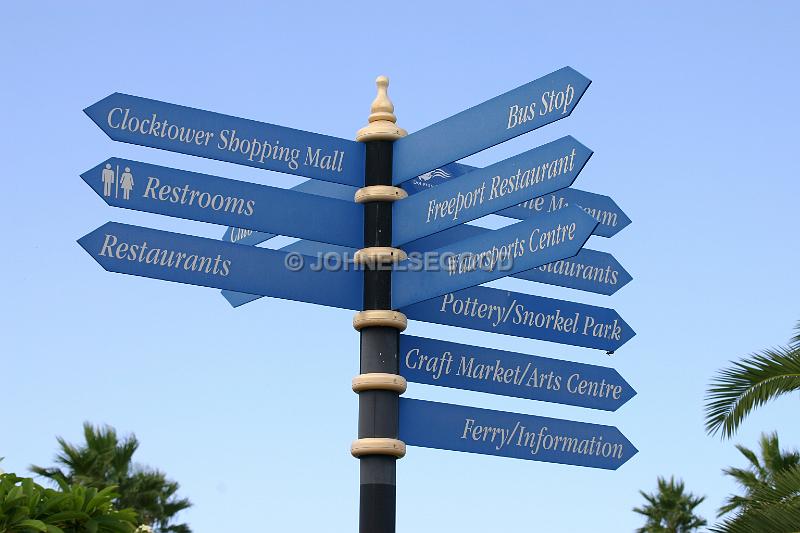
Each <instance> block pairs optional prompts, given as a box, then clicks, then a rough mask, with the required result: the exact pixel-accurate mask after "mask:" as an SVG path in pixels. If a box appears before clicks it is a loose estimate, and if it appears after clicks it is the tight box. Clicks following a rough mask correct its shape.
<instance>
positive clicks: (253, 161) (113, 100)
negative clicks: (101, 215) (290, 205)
mask: <svg viewBox="0 0 800 533" xmlns="http://www.w3.org/2000/svg"><path fill="white" fill-rule="evenodd" d="M84 112H85V113H86V114H87V115H89V118H91V119H92V120H93V121H94V123H95V124H97V125H98V126H100V129H102V130H103V131H104V132H105V133H106V135H108V136H109V137H111V138H112V139H113V140H115V141H122V142H126V143H130V144H138V145H141V146H149V147H151V148H161V149H162V150H169V151H171V152H178V153H181V154H189V155H196V156H199V157H207V158H209V159H217V160H219V161H227V162H229V163H237V164H239V165H246V166H250V167H256V168H263V169H266V170H275V171H277V172H285V173H287V174H297V175H299V176H305V177H308V178H314V179H318V180H324V181H331V182H334V183H342V184H344V185H352V186H354V187H361V186H363V184H364V153H365V152H364V145H363V144H362V143H357V142H355V141H349V140H346V139H339V138H337V137H330V136H328V135H321V134H319V133H311V132H308V131H302V130H296V129H292V128H286V127H284V126H276V125H275V124H267V123H265V122H257V121H255V120H248V119H244V118H238V117H233V116H230V115H222V114H220V113H213V112H211V111H203V110H201V109H194V108H191V107H185V106H181V105H176V104H169V103H166V102H159V101H158V100H150V99H149V98H140V97H138V96H130V95H127V94H122V93H114V94H111V95H109V96H107V97H105V98H103V99H102V100H100V101H99V102H97V103H96V104H93V105H91V106H89V107H87V108H86V109H84Z"/></svg>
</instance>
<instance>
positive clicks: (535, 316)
mask: <svg viewBox="0 0 800 533" xmlns="http://www.w3.org/2000/svg"><path fill="white" fill-rule="evenodd" d="M400 311H402V312H403V313H404V314H405V315H406V316H407V317H408V318H409V319H411V320H421V321H423V322H432V323H434V324H444V325H448V326H458V327H462V328H468V329H476V330H481V331H488V332H491V333H502V334H504V335H514V336H517V337H525V338H528V339H539V340H545V341H551V342H558V343H560V344H570V345H573V346H583V347H586V348H597V349H599V350H605V351H607V352H613V351H615V350H617V349H618V348H619V347H620V346H622V345H623V344H625V343H626V342H628V341H629V340H630V339H631V338H633V336H634V335H636V333H635V332H634V331H633V329H631V327H630V326H629V325H628V324H627V323H626V322H625V321H624V320H622V318H621V317H620V316H619V315H618V314H617V312H616V311H614V310H613V309H607V308H604V307H596V306H593V305H586V304H580V303H575V302H567V301H563V300H555V299H553V298H543V297H541V296H533V295H529V294H521V293H517V292H510V291H504V290H500V289H493V288H490V287H472V288H469V289H464V290H461V291H458V292H453V293H448V294H445V295H443V296H439V297H437V298H432V299H430V300H425V301H424V302H420V303H417V304H414V305H410V306H408V307H403V308H401V309H400Z"/></svg>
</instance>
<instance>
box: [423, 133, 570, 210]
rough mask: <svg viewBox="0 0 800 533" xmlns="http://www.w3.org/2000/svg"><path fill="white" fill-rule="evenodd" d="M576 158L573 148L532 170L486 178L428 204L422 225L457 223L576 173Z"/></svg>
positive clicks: (521, 170)
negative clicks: (464, 215)
mask: <svg viewBox="0 0 800 533" xmlns="http://www.w3.org/2000/svg"><path fill="white" fill-rule="evenodd" d="M576 155H577V149H575V148H573V149H572V150H571V151H568V152H567V153H565V154H564V155H563V156H561V157H557V158H556V159H554V160H552V161H545V162H543V163H540V164H539V165H537V166H535V167H533V168H525V169H523V168H518V169H517V170H516V172H515V173H514V174H512V175H510V176H506V177H502V176H492V177H490V178H486V179H484V180H483V182H482V183H481V185H479V186H476V187H475V188H474V189H473V190H471V191H467V192H461V191H458V192H457V193H456V195H455V196H451V197H449V198H444V199H439V198H434V199H432V200H429V201H428V213H427V218H426V220H425V222H426V223H428V222H432V221H435V220H439V219H450V220H453V221H456V220H458V215H459V214H461V213H462V212H464V211H468V210H470V209H473V208H475V207H476V206H479V205H483V203H484V202H486V203H489V202H491V201H492V200H496V199H498V198H503V197H504V196H507V195H508V194H511V193H515V192H518V191H522V190H525V189H530V188H533V187H536V186H537V185H540V184H542V183H544V182H546V181H548V180H551V179H554V178H557V177H559V176H563V175H565V174H568V173H570V172H573V171H574V170H575V156H576ZM476 172H480V171H476ZM487 186H488V188H489V194H488V195H487V194H486V189H487ZM487 196H488V197H487Z"/></svg>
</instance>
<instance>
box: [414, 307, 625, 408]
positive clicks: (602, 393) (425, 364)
mask: <svg viewBox="0 0 800 533" xmlns="http://www.w3.org/2000/svg"><path fill="white" fill-rule="evenodd" d="M482 305H484V307H486V305H485V304H482ZM455 359H456V356H454V354H453V353H451V352H449V351H445V352H444V353H437V354H425V353H422V352H421V351H420V349H419V348H411V349H410V350H408V352H407V353H406V355H405V358H404V362H405V366H406V368H408V369H409V370H417V371H420V372H424V373H426V374H428V375H429V376H430V378H431V379H432V380H434V381H438V380H439V379H441V377H442V376H450V375H454V376H459V377H461V378H463V379H464V380H465V381H478V382H492V383H497V384H500V385H508V386H509V387H510V388H515V387H519V388H522V389H524V388H531V389H541V390H543V391H553V392H558V391H562V390H564V391H566V392H567V393H569V394H570V395H573V396H586V397H592V398H612V399H614V400H619V399H620V398H621V397H622V392H623V390H624V388H623V385H620V384H619V383H611V382H607V381H606V379H605V378H601V379H600V380H599V381H598V380H596V379H595V380H593V379H586V378H584V377H583V376H581V374H580V373H579V372H573V373H571V374H569V375H567V374H562V373H561V372H560V371H556V370H553V369H551V368H548V365H547V363H546V362H527V363H525V364H513V363H512V364H506V363H503V361H502V360H501V359H499V358H496V359H493V360H491V361H487V360H486V359H485V358H476V357H475V356H472V355H469V354H466V355H458V356H457V359H458V363H457V364H456V365H453V361H454V360H455ZM535 361H538V360H535Z"/></svg>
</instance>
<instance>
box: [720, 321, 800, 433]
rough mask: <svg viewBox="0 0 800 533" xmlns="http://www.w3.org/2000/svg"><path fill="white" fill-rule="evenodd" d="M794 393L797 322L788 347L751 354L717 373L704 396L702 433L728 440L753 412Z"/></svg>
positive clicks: (799, 384) (798, 381) (799, 373)
mask: <svg viewBox="0 0 800 533" xmlns="http://www.w3.org/2000/svg"><path fill="white" fill-rule="evenodd" d="M794 391H800V322H798V323H797V325H796V326H795V335H794V336H793V337H792V340H791V342H790V344H789V346H786V347H783V348H774V349H771V350H764V351H763V352H761V353H759V354H753V355H751V356H750V357H748V358H744V359H741V360H740V361H735V362H733V366H732V367H730V368H726V369H723V370H721V371H720V372H719V374H718V375H717V376H716V378H715V379H714V380H713V381H712V382H711V385H710V388H709V389H708V393H707V395H706V431H708V432H709V433H711V434H715V433H717V432H721V433H722V436H723V437H731V436H732V435H733V434H734V433H735V432H736V430H737V429H738V427H739V425H740V424H741V423H742V420H744V418H745V417H747V415H749V414H750V413H751V412H752V411H753V410H754V409H755V408H757V407H760V406H761V405H764V404H765V403H767V402H769V401H770V400H773V399H775V398H776V397H778V396H781V395H783V394H787V393H790V392H794Z"/></svg>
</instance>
